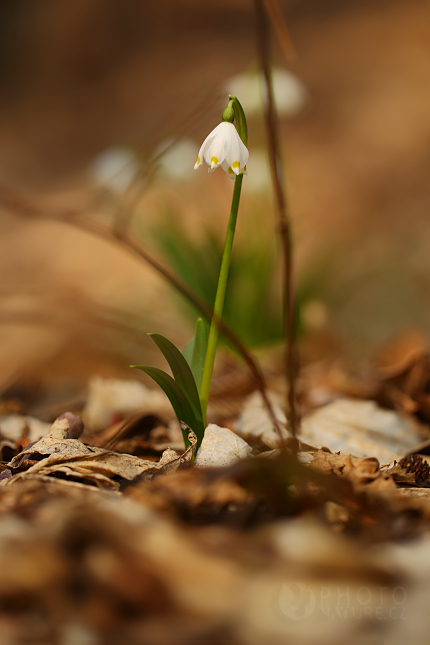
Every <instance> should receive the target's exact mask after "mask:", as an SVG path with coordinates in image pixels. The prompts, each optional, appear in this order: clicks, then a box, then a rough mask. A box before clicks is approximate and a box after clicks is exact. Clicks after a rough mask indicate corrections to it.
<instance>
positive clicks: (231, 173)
mask: <svg viewBox="0 0 430 645" xmlns="http://www.w3.org/2000/svg"><path fill="white" fill-rule="evenodd" d="M228 174H229V175H234V172H233V171H232V169H231V168H230V166H229V167H228Z"/></svg>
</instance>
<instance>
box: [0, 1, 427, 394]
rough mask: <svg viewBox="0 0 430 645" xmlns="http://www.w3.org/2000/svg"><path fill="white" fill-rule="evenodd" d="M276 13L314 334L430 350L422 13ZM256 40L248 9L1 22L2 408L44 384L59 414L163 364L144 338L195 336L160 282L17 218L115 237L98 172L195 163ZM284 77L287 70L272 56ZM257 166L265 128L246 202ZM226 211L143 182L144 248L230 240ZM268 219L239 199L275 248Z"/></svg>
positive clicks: (155, 8) (137, 223) (64, 13)
mask: <svg viewBox="0 0 430 645" xmlns="http://www.w3.org/2000/svg"><path fill="white" fill-rule="evenodd" d="M281 5H282V9H283V12H284V15H285V18H286V21H287V23H288V26H289V29H290V32H291V36H292V39H293V41H294V45H295V48H296V52H297V60H296V61H294V62H293V63H291V65H292V67H291V68H290V69H291V71H293V73H294V74H295V75H296V76H297V77H298V78H299V79H301V81H302V82H303V84H304V86H305V88H306V92H307V101H306V104H305V105H304V107H303V108H302V110H301V111H300V112H299V113H298V114H296V115H295V116H291V117H290V118H284V119H282V120H281V130H280V132H281V135H282V142H283V146H284V153H285V167H286V175H287V180H288V189H289V195H290V203H291V213H292V219H293V225H294V231H295V240H296V257H297V261H298V271H297V279H298V280H299V281H300V280H301V279H302V276H306V275H307V274H308V273H309V272H312V271H313V270H315V271H316V272H317V274H319V275H320V280H319V282H317V283H316V284H314V285H313V289H314V291H313V293H312V294H311V296H310V297H309V299H308V300H309V301H308V303H307V304H308V308H307V313H306V316H307V318H306V316H305V320H308V322H309V330H311V329H312V328H318V329H319V330H320V331H321V327H323V328H324V330H323V331H325V332H328V333H330V334H331V335H332V336H334V337H336V338H337V339H340V342H341V343H343V346H344V347H346V348H347V349H349V348H351V347H352V348H358V349H359V351H360V352H363V351H364V352H365V353H366V352H371V351H372V350H373V348H374V347H375V346H378V345H380V344H381V343H384V342H386V341H388V340H389V339H390V338H391V337H392V336H393V335H394V334H396V333H399V332H401V331H403V330H405V329H410V328H416V329H418V330H421V331H423V332H424V333H425V334H427V333H428V329H429V323H430V320H429V318H430V308H429V306H428V295H429V292H430V284H429V278H428V276H429V275H430V260H429V254H428V252H427V247H428V244H429V243H430V226H429V224H428V221H427V220H428V216H427V211H428V207H429V206H430V190H429V188H428V179H427V178H428V171H429V166H430V154H429V140H430V119H429V118H428V114H429V113H430V83H429V82H428V81H429V77H430V43H429V40H428V35H427V25H428V24H429V19H430V2H429V1H428V0H409V1H408V2H404V1H396V0H391V1H384V0H381V1H379V2H377V3H370V2H367V1H365V0H359V1H354V2H352V1H349V2H342V3H339V2H337V1H336V0H331V1H326V2H324V3H321V2H315V1H312V0H302V1H300V2H298V1H293V0H290V1H287V0H285V1H284V2H282V3H281ZM254 32H255V26H254V22H253V4H252V2H251V0H241V1H240V2H239V1H237V2H235V3H231V2H227V0H222V1H220V0H217V1H216V2H209V3H202V2H197V1H196V0H186V1H185V0H181V2H173V1H172V0H159V1H158V2H156V3H148V2H145V1H144V0H121V1H119V0H38V2H34V1H33V0H8V1H4V2H2V3H1V6H0V93H1V97H2V99H1V104H0V186H1V194H0V206H1V218H0V267H1V268H0V271H1V277H2V280H1V287H0V323H1V325H2V327H1V329H2V334H1V336H0V389H1V390H2V391H5V389H6V388H8V387H11V386H12V385H13V383H15V382H16V379H17V378H19V377H20V375H21V379H22V378H23V376H25V375H27V377H28V378H29V379H30V377H31V378H34V377H36V376H37V378H38V379H40V381H41V383H45V384H46V383H48V384H49V387H50V388H51V389H53V390H55V392H56V394H55V396H57V397H61V396H64V397H65V398H67V396H69V395H70V396H71V395H72V394H75V393H76V392H78V391H79V387H81V386H84V384H85V382H86V379H87V378H88V376H89V375H90V374H91V373H99V374H119V375H122V376H129V377H132V376H134V374H130V371H129V369H128V367H127V366H128V364H129V363H135V362H151V363H155V362H157V361H159V358H158V355H157V353H156V352H154V351H153V350H152V348H150V346H149V344H148V343H147V341H146V340H145V336H144V332H145V331H158V332H160V333H164V334H166V335H168V336H169V337H171V338H172V340H175V341H177V342H184V341H185V340H186V338H187V336H188V335H189V334H190V327H189V323H188V321H187V320H186V319H184V318H182V317H181V315H180V313H179V312H178V309H177V307H176V302H175V300H174V299H172V297H171V294H170V292H169V291H168V289H167V288H166V285H165V284H164V282H163V280H162V279H161V278H160V277H159V276H158V275H157V274H156V273H155V272H154V270H153V269H151V268H150V267H148V266H146V265H145V264H144V263H142V262H141V261H139V260H137V259H136V258H133V257H131V256H129V255H128V254H127V253H126V252H125V251H124V250H122V249H120V248H118V247H117V246H115V245H112V244H111V243H109V242H106V241H103V240H101V239H97V237H96V236H93V235H89V234H88V233H85V232H83V231H80V230H77V229H76V228H75V227H73V226H69V225H67V224H64V223H53V222H51V221H46V220H44V219H43V218H41V217H38V216H36V214H35V213H34V212H31V213H29V212H28V211H27V212H23V211H25V210H26V209H25V208H24V209H23V208H21V206H22V203H25V204H27V205H28V204H30V205H31V208H34V209H35V211H37V212H39V214H42V215H43V214H46V213H50V214H52V215H55V212H57V211H58V212H61V213H64V212H66V211H76V210H78V211H79V212H81V213H84V214H85V213H87V214H88V217H98V218H101V219H102V220H103V221H104V222H109V221H111V220H112V219H113V218H114V216H115V213H116V212H117V211H118V210H120V209H121V207H122V206H121V204H122V203H123V197H122V196H121V195H118V194H117V193H115V194H113V193H111V192H108V191H106V190H105V189H102V188H101V187H100V185H98V184H97V183H96V182H95V180H94V176H93V175H92V174H91V173H90V172H89V169H90V168H91V164H92V163H93V162H94V159H95V158H96V157H98V155H100V154H101V153H102V152H103V151H105V150H108V149H112V148H115V147H117V146H123V147H124V146H126V147H128V148H130V149H132V150H133V151H134V153H135V155H136V159H138V160H139V164H140V165H141V168H142V171H144V170H145V169H147V168H148V163H149V160H150V159H151V155H152V154H153V153H154V151H155V150H157V147H158V146H159V145H160V143H162V142H165V141H167V140H168V139H169V138H171V137H176V136H177V137H187V139H188V140H194V141H195V143H196V144H199V142H200V141H201V138H202V137H204V136H205V134H207V132H208V131H209V130H210V129H212V128H213V127H214V126H215V125H216V124H217V122H218V120H219V110H220V107H222V106H223V100H220V96H221V92H220V88H221V87H222V86H223V83H225V81H226V79H228V78H229V77H231V76H232V75H234V74H237V73H239V72H246V71H248V70H252V69H255V67H256V52H255V37H254V36H255V33H254ZM274 58H275V64H276V66H277V67H285V66H286V62H285V60H284V58H283V55H282V52H281V49H280V47H279V44H276V43H275V42H274ZM239 98H240V97H239ZM245 109H246V104H245ZM263 148H264V129H263V122H262V116H261V114H260V115H258V114H257V115H254V116H251V118H250V152H251V157H250V174H249V176H248V178H247V182H249V183H251V182H252V181H253V178H252V155H253V153H254V155H255V156H254V158H256V155H257V153H258V152H259V151H263ZM149 167H150V168H152V166H149ZM11 195H12V197H11ZM230 195H231V184H230V183H229V182H228V180H227V178H226V177H224V176H222V175H221V173H220V172H219V173H215V174H214V175H211V177H210V181H209V180H208V177H207V175H206V173H204V172H203V171H200V172H199V173H195V174H194V172H193V170H192V166H191V167H190V173H189V174H188V175H187V176H185V175H184V176H181V178H180V179H179V178H172V177H171V176H170V177H166V176H165V175H163V174H162V173H160V174H158V175H157V174H155V175H153V174H151V179H150V181H148V182H146V183H145V189H144V190H142V192H141V194H139V200H138V202H133V203H134V205H135V209H134V211H133V223H132V230H133V232H134V233H135V234H136V235H137V236H140V239H141V240H142V241H143V242H146V241H147V237H146V234H147V231H148V227H149V226H150V225H153V224H154V222H155V223H156V222H157V221H162V218H163V217H164V215H165V213H166V212H170V213H174V216H175V217H176V218H177V219H178V220H180V221H183V222H184V226H186V227H188V229H189V230H191V231H192V234H193V235H197V236H198V234H199V233H198V230H199V227H201V226H202V225H203V224H205V225H207V224H208V222H209V223H210V225H211V226H212V227H214V228H222V226H221V225H222V224H223V223H224V222H225V218H226V214H227V213H226V211H227V210H228V205H229V200H230ZM272 206H273V204H272V198H271V195H270V188H269V186H264V185H263V186H262V187H261V188H260V189H259V191H258V192H256V191H253V190H248V191H247V189H246V185H245V191H244V197H243V203H242V215H241V216H242V217H243V218H246V213H247V211H248V212H252V216H253V217H254V216H255V218H256V220H255V221H256V225H258V226H265V227H267V229H268V230H269V231H271V230H272V229H273V230H274V228H275V227H274V219H273V213H272V210H273V209H272ZM31 208H30V211H31ZM218 221H219V225H218ZM220 235H222V233H220ZM240 235H242V237H243V233H241V232H240V231H239V242H238V243H239V244H240ZM242 243H246V241H245V242H244V241H243V240H242ZM320 265H323V270H320V269H319V268H318V267H320ZM314 267H317V269H318V270H316V269H314Z"/></svg>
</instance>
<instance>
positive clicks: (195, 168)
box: [194, 157, 201, 170]
mask: <svg viewBox="0 0 430 645" xmlns="http://www.w3.org/2000/svg"><path fill="white" fill-rule="evenodd" d="M200 162H201V161H200V157H197V161H196V163H195V165H194V170H197V168H198V167H199V166H200Z"/></svg>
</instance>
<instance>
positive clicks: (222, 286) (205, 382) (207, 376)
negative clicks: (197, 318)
mask: <svg viewBox="0 0 430 645" xmlns="http://www.w3.org/2000/svg"><path fill="white" fill-rule="evenodd" d="M242 181H243V174H242V173H240V175H237V177H236V179H235V182H234V191H233V199H232V202H231V210H230V219H229V222H228V229H227V234H226V237H225V244H224V252H223V255H222V261H221V269H220V273H219V278H218V287H217V292H216V296H215V305H214V315H213V317H212V322H211V328H210V331H209V339H208V349H207V352H206V360H205V366H204V370H203V379H202V386H201V388H200V403H201V406H202V414H203V422H204V424H205V425H206V411H207V407H208V400H209V390H210V387H211V380H212V373H213V369H214V363H215V353H216V347H217V344H218V336H219V327H220V324H221V320H222V310H223V307H224V298H225V291H226V287H227V279H228V271H229V268H230V260H231V251H232V248H233V239H234V232H235V229H236V221H237V213H238V210H239V201H240V191H241V189H242Z"/></svg>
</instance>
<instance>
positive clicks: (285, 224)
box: [254, 0, 299, 437]
mask: <svg viewBox="0 0 430 645" xmlns="http://www.w3.org/2000/svg"><path fill="white" fill-rule="evenodd" d="M254 4H255V13H256V24H257V45H258V57H259V60H260V65H261V69H262V73H263V88H264V92H263V94H264V120H265V125H266V132H267V141H268V148H269V161H270V171H271V175H272V182H273V189H274V192H275V197H276V204H277V211H278V232H279V236H280V239H281V246H282V255H283V275H284V279H283V306H284V330H285V338H286V350H285V372H286V375H287V381H288V383H287V386H288V395H287V397H288V401H287V408H288V420H289V425H290V430H291V433H292V434H293V436H294V437H295V436H296V435H297V430H298V423H299V419H298V414H297V405H296V378H297V370H298V361H297V349H296V346H295V338H294V285H293V259H292V240H291V226H290V217H289V212H288V203H287V198H286V193H285V190H284V186H283V180H282V164H281V157H280V150H279V133H278V128H277V118H276V107H275V102H274V98H273V85H272V75H271V66H270V46H269V33H268V26H267V20H266V14H265V10H264V6H263V0H254Z"/></svg>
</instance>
